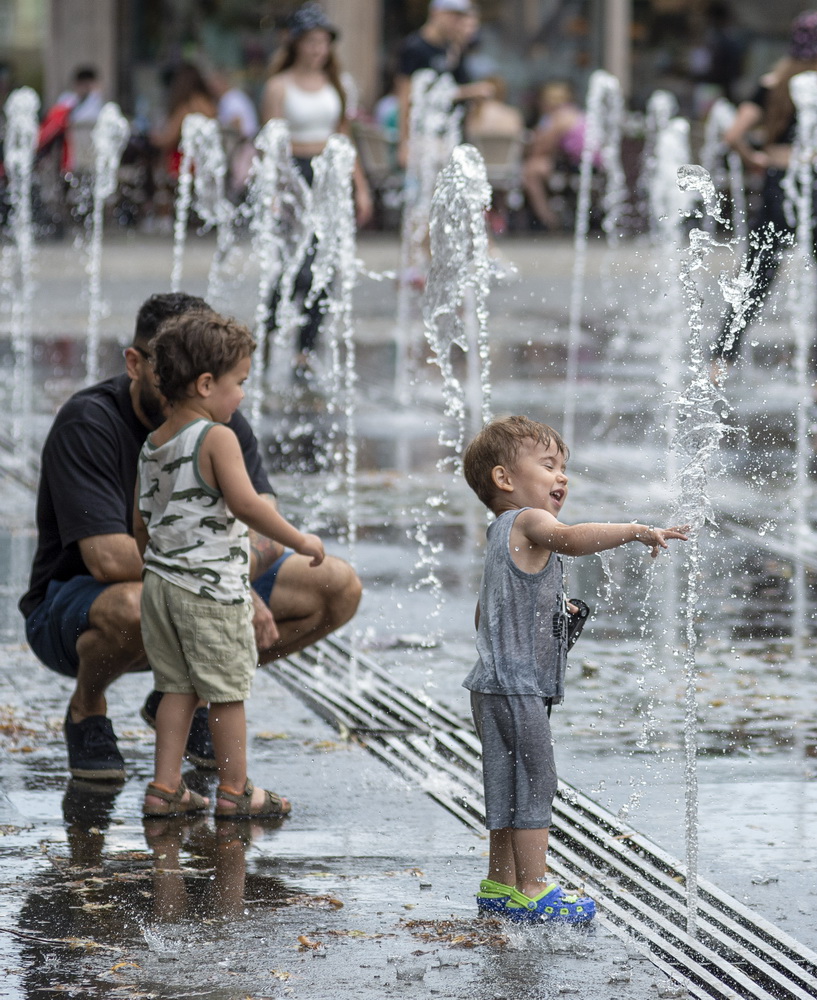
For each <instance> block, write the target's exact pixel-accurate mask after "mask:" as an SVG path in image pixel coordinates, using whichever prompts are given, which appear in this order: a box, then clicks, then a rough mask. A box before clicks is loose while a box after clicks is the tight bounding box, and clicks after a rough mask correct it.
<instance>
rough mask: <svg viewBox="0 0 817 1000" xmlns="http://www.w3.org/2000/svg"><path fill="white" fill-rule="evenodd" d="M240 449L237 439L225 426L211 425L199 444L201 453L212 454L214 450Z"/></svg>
mask: <svg viewBox="0 0 817 1000" xmlns="http://www.w3.org/2000/svg"><path fill="white" fill-rule="evenodd" d="M233 446H235V447H236V448H240V447H241V446H240V445H239V443H238V437H237V436H236V433H235V431H234V430H233V429H232V427H228V426H227V425H226V424H213V425H212V427H209V428H208V429H207V433H206V434H205V435H204V440H203V441H202V443H201V447H202V451H203V452H205V453H207V452H212V451H213V449H214V448H232V447H233Z"/></svg>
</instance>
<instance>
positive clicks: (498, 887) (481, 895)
mask: <svg viewBox="0 0 817 1000" xmlns="http://www.w3.org/2000/svg"><path fill="white" fill-rule="evenodd" d="M515 891H516V890H515V889H514V888H513V886H511V885H503V884H502V883H501V882H494V881H493V879H490V878H484V879H483V880H482V881H481V882H480V883H479V892H478V893H477V899H506V898H507V897H508V896H510V894H511V893H512V892H515Z"/></svg>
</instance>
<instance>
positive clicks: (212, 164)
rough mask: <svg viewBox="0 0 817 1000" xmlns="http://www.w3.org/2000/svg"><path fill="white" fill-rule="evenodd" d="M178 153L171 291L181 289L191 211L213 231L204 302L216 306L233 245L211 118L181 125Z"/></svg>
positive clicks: (223, 162) (220, 149)
mask: <svg viewBox="0 0 817 1000" xmlns="http://www.w3.org/2000/svg"><path fill="white" fill-rule="evenodd" d="M180 149H181V153H182V161H181V166H180V168H179V181H178V187H177V193H176V219H175V224H174V227H173V237H174V244H173V272H172V275H171V282H170V285H171V289H172V290H173V291H174V292H177V291H178V290H179V288H180V287H181V280H182V267H183V260H184V244H185V239H186V236H187V224H188V219H189V216H190V209H191V207H192V208H193V209H195V211H196V212H197V213H198V215H199V217H200V218H201V220H202V222H203V223H204V226H205V229H210V228H214V229H215V230H216V252H215V254H214V255H213V261H212V264H211V266H210V274H209V275H208V279H207V300H208V302H210V304H211V305H214V306H217V305H218V303H219V300H220V298H221V294H222V290H221V268H222V265H223V264H224V261H225V260H226V258H227V255H228V253H229V251H230V249H231V248H232V246H233V242H234V233H233V221H234V217H235V209H234V208H233V206H232V204H231V203H230V200H229V198H227V196H226V193H225V190H226V189H225V179H226V176H227V158H226V156H225V154H224V146H223V144H222V141H221V131H220V128H219V124H218V121H217V120H216V119H215V118H208V117H207V116H206V115H202V114H198V113H194V114H190V115H187V117H186V118H185V119H184V121H183V122H182V138H181V143H180Z"/></svg>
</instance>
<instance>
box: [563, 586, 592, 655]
mask: <svg viewBox="0 0 817 1000" xmlns="http://www.w3.org/2000/svg"><path fill="white" fill-rule="evenodd" d="M567 603H568V604H572V605H573V606H574V607H575V608H577V609H578V610H577V611H570V609H568V612H567V648H568V649H572V648H573V646H575V645H576V641H577V640H578V638H579V636H580V635H581V634H582V629H583V628H584V624H585V622H586V621H587V619H588V618H589V617H590V615H591V609H590V608H589V607H588V606H587V605H586V604H585V603H584V601H580V600H579V599H578V598H577V597H568V599H567Z"/></svg>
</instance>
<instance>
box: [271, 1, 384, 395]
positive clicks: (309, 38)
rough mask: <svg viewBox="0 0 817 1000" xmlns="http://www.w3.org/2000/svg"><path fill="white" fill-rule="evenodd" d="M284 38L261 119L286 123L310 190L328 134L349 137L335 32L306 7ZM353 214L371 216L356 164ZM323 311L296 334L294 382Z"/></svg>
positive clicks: (304, 373) (305, 289)
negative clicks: (315, 165)
mask: <svg viewBox="0 0 817 1000" xmlns="http://www.w3.org/2000/svg"><path fill="white" fill-rule="evenodd" d="M287 27H288V31H287V36H286V39H285V41H284V44H283V45H282V47H281V50H280V52H279V53H278V54H277V56H276V58H275V61H274V62H273V66H272V70H271V73H270V77H269V79H268V80H267V83H266V86H265V87H264V91H263V94H262V97H261V119H262V122H263V123H264V124H266V122H268V121H270V120H271V119H273V118H281V119H284V120H285V121H286V122H287V123H288V124H289V132H290V139H291V143H292V156H293V159H294V162H295V166H296V167H297V169H298V171H299V172H300V174H301V176H302V177H303V179H304V180H305V181H306V183H307V184H308V185H309V186H310V187H311V185H312V179H313V167H312V159H313V157H315V156H319V155H320V154H321V153H322V152H323V150H324V147H325V146H326V143H327V141H328V139H329V137H330V136H331V135H333V134H334V133H336V132H340V133H343V134H344V135H349V134H350V125H349V120H348V118H347V116H346V94H345V91H344V87H343V84H342V83H341V79H340V68H339V65H338V60H337V56H336V55H335V48H334V43H335V41H336V40H337V37H338V32H337V29H336V28H335V27H334V25H333V24H332V23H331V21H330V20H329V18H328V17H327V16H326V14H325V13H324V11H323V9H322V8H321V7H320V5H319V4H316V3H307V4H304V5H303V6H302V7H299V8H298V10H296V11H295V13H294V14H293V15H292V17H291V18H290V19H289V22H288V25H287ZM353 182H354V195H355V210H356V217H357V224H358V226H364V225H365V224H366V223H367V222H368V221H369V219H370V218H371V214H372V196H371V192H370V190H369V184H368V181H367V180H366V175H365V173H364V172H363V167H362V165H361V163H360V160H359V159H357V160H356V161H355V167H354V175H353ZM314 252H315V247H314V243H313V246H312V248H311V251H310V253H309V254H308V256H307V259H306V261H305V263H304V266H303V267H302V268H301V271H300V273H299V274H298V277H297V280H296V282H295V295H296V296H297V297H298V298H299V299H301V300H303V298H305V297H306V295H308V293H309V289H310V288H311V286H312V261H313V258H314ZM279 300H280V292H279V290H278V289H276V290H275V292H274V293H273V298H272V302H271V304H270V322H271V324H272V325H273V327H274V325H275V323H276V313H277V309H278V302H279ZM324 308H325V301H324V298H323V297H320V296H319V297H318V299H317V300H316V301H315V302H314V303H313V304H312V306H311V307H310V308H309V310H307V312H306V314H305V316H304V321H303V324H302V326H301V329H300V334H299V343H298V356H297V358H296V361H295V374H296V378H298V379H301V378H304V379H308V378H310V377H311V374H312V373H311V360H310V356H311V355H312V353H313V352H314V350H315V347H316V344H317V338H318V333H319V331H320V326H321V321H322V319H323V313H324Z"/></svg>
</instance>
